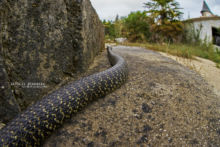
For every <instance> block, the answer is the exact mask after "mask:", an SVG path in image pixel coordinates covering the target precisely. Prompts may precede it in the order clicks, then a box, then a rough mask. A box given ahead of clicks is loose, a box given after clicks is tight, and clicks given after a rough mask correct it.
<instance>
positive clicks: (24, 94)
mask: <svg viewBox="0 0 220 147" xmlns="http://www.w3.org/2000/svg"><path fill="white" fill-rule="evenodd" d="M0 22H1V23H0V28H1V32H0V55H2V57H3V59H4V63H5V69H6V71H7V76H8V81H10V82H11V83H12V84H11V88H10V87H7V89H8V90H9V89H13V91H16V93H15V94H14V97H15V99H16V101H17V103H18V104H19V106H20V108H21V110H25V109H26V108H27V106H29V105H31V104H33V103H34V102H36V101H38V100H40V99H41V98H42V97H43V96H44V95H46V94H47V93H48V91H51V90H53V88H54V87H55V86H57V85H58V84H60V83H61V82H62V81H63V80H64V79H66V78H68V77H71V76H72V75H73V74H75V73H81V72H84V71H86V70H87V68H88V67H89V65H90V64H91V63H92V62H93V59H94V57H95V56H96V55H97V54H98V53H99V52H100V51H101V50H102V49H104V27H103V25H102V23H101V21H100V20H99V17H98V15H97V14H96V11H95V9H94V8H93V7H92V5H91V2H90V1H89V0H64V1H63V0H28V1H26V0H20V1H12V0H1V1H0ZM12 95H13V93H12ZM0 101H1V100H0ZM6 115H7V114H5V116H6Z"/></svg>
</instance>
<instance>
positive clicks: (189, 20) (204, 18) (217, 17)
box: [184, 15, 220, 22]
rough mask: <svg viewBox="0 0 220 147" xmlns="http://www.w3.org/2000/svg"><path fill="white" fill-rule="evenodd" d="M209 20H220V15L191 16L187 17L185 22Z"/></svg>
mask: <svg viewBox="0 0 220 147" xmlns="http://www.w3.org/2000/svg"><path fill="white" fill-rule="evenodd" d="M208 20H219V21H220V16H215V15H214V16H212V17H198V18H191V19H187V20H185V21H184V22H196V21H208Z"/></svg>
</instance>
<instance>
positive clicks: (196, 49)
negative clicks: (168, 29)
mask: <svg viewBox="0 0 220 147" xmlns="http://www.w3.org/2000/svg"><path fill="white" fill-rule="evenodd" d="M125 45H129V46H140V47H144V48H147V49H151V50H155V51H161V52H166V53H169V54H171V55H175V56H179V57H183V58H189V59H192V58H193V57H194V56H198V57H202V58H205V59H209V60H211V61H213V62H215V63H216V67H218V68H220V52H215V51H214V47H213V46H212V45H208V46H207V45H191V44H166V43H163V44H157V43H126V44H125Z"/></svg>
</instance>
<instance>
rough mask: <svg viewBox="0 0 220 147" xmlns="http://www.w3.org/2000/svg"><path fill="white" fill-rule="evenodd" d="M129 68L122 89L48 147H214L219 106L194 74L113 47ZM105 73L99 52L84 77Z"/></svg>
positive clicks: (141, 52) (219, 129) (218, 142)
mask: <svg viewBox="0 0 220 147" xmlns="http://www.w3.org/2000/svg"><path fill="white" fill-rule="evenodd" d="M114 52H116V53H118V54H120V55H121V56H123V57H124V58H125V59H126V61H127V63H128V66H129V71H130V73H129V79H128V81H127V83H126V84H125V85H123V86H122V87H121V88H120V89H118V90H116V91H115V92H113V93H112V94H110V95H108V96H106V97H105V98H103V99H99V100H97V101H95V102H93V103H91V104H90V105H89V106H88V107H86V108H85V109H84V110H83V111H81V112H80V113H78V114H77V115H75V116H73V117H72V119H71V120H69V121H68V122H67V123H66V124H65V125H64V127H62V128H61V129H60V130H58V131H56V132H55V133H54V134H53V135H52V136H51V137H50V138H49V139H48V141H47V142H46V144H45V145H44V146H45V147H49V146H57V147H60V146H66V147H71V146H88V147H93V146H94V147H103V146H111V147H112V146H132V147H133V146H143V147H145V146H155V147H158V146H165V145H167V146H220V139H219V138H220V101H219V99H218V98H217V96H216V95H215V94H214V92H213V91H212V90H211V88H209V85H208V84H207V83H206V82H205V81H204V80H203V78H202V77H200V76H199V75H198V74H197V73H196V72H194V71H191V70H189V69H188V68H186V67H184V66H182V65H180V64H179V63H177V62H176V61H174V60H171V59H169V58H167V57H164V56H162V55H160V54H159V53H156V52H153V51H149V50H145V49H142V48H137V47H124V46H117V47H114ZM108 67H109V64H108V61H107V57H106V52H103V53H102V54H101V55H100V56H99V57H97V60H96V61H95V63H94V64H93V66H91V69H90V70H89V71H88V73H86V74H91V73H93V72H98V71H101V70H104V69H106V68H108Z"/></svg>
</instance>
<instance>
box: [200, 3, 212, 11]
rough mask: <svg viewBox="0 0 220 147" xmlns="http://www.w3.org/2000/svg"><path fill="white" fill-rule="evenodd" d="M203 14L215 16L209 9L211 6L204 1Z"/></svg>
mask: <svg viewBox="0 0 220 147" xmlns="http://www.w3.org/2000/svg"><path fill="white" fill-rule="evenodd" d="M203 12H209V13H211V14H213V13H212V11H211V10H210V9H209V6H208V4H207V3H206V1H203V6H202V10H201V13H203Z"/></svg>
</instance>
